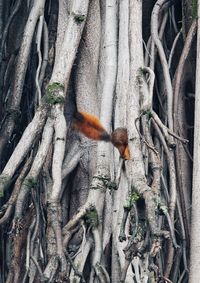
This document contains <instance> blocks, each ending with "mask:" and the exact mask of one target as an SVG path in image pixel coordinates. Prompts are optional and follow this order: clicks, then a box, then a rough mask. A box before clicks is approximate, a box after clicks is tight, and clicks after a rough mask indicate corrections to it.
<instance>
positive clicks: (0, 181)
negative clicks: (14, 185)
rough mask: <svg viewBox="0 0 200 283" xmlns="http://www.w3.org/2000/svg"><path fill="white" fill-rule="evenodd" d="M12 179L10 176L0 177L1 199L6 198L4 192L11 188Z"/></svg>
mask: <svg viewBox="0 0 200 283" xmlns="http://www.w3.org/2000/svg"><path fill="white" fill-rule="evenodd" d="M10 183H11V178H10V177H9V176H5V175H2V176H0V197H3V196H4V191H5V190H6V189H7V188H8V187H9V186H10Z"/></svg>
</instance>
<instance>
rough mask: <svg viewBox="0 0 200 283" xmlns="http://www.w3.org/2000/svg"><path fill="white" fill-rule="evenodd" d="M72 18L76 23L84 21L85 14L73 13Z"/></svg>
mask: <svg viewBox="0 0 200 283" xmlns="http://www.w3.org/2000/svg"><path fill="white" fill-rule="evenodd" d="M74 19H75V21H76V22H77V23H78V24H80V23H82V22H84V21H85V19H86V16H85V15H81V14H74Z"/></svg>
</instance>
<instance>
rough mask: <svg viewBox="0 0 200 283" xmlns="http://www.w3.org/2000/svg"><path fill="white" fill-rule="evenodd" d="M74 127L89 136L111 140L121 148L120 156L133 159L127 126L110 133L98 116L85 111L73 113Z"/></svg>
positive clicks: (106, 140) (95, 138) (94, 138)
mask: <svg viewBox="0 0 200 283" xmlns="http://www.w3.org/2000/svg"><path fill="white" fill-rule="evenodd" d="M72 127H73V128H74V129H76V130H78V131H80V132H81V133H82V134H84V135H85V136H86V137H87V138H90V139H93V140H100V141H105V142H111V143H112V144H113V145H114V146H115V147H116V148H117V149H118V150H119V153H120V156H121V157H122V158H123V159H125V160H130V159H131V157H130V152H129V148H128V134H127V129H126V128H117V129H116V130H114V132H113V133H112V134H111V135H109V134H108V133H107V131H106V130H105V129H104V127H103V126H102V124H101V122H100V121H99V119H98V118H97V117H96V116H94V115H92V114H89V113H87V112H83V111H80V112H76V113H75V114H74V115H73V120H72Z"/></svg>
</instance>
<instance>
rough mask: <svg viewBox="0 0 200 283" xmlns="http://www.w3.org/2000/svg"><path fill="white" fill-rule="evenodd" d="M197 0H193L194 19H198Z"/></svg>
mask: <svg viewBox="0 0 200 283" xmlns="http://www.w3.org/2000/svg"><path fill="white" fill-rule="evenodd" d="M197 7H198V6H197V0H192V18H193V19H196V18H197Z"/></svg>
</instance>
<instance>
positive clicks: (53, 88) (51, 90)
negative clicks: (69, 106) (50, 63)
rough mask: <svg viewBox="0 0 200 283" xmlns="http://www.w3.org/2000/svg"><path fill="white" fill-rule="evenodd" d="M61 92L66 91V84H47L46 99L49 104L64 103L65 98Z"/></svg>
mask: <svg viewBox="0 0 200 283" xmlns="http://www.w3.org/2000/svg"><path fill="white" fill-rule="evenodd" d="M60 92H61V93H63V92H64V85H62V84H61V83H57V82H55V83H52V84H49V85H48V86H47V90H46V95H45V100H46V102H47V103H48V104H51V105H55V104H64V102H65V99H64V97H63V96H62V95H60Z"/></svg>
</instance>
